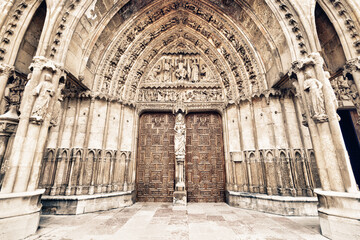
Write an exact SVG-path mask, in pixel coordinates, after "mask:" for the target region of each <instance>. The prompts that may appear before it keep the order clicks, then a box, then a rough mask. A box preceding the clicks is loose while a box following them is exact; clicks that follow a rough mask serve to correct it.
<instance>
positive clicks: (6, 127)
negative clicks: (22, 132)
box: [0, 105, 19, 189]
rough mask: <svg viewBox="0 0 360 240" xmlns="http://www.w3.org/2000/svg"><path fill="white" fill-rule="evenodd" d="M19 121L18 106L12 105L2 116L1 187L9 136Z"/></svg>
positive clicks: (0, 124) (0, 128)
mask: <svg viewBox="0 0 360 240" xmlns="http://www.w3.org/2000/svg"><path fill="white" fill-rule="evenodd" d="M18 123H19V116H18V114H17V112H16V106H15V105H11V106H10V109H9V111H8V112H7V113H5V114H3V115H1V116H0V169H1V170H0V189H1V186H2V182H3V177H4V175H5V172H6V169H7V165H8V161H4V160H5V153H6V150H7V149H8V148H11V145H9V144H8V143H9V138H10V136H11V135H13V134H14V133H15V132H16V127H17V125H18Z"/></svg>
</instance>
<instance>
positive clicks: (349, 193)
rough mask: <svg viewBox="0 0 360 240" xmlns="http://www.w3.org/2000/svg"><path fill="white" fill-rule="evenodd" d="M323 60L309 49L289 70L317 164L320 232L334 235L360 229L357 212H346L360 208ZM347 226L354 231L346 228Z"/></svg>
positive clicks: (327, 235) (358, 194)
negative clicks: (319, 181) (305, 55)
mask: <svg viewBox="0 0 360 240" xmlns="http://www.w3.org/2000/svg"><path fill="white" fill-rule="evenodd" d="M323 64H324V62H323V59H322V58H321V56H320V54H318V53H312V54H309V55H308V56H307V57H306V58H303V59H300V60H298V61H295V62H293V64H292V73H295V74H296V76H297V80H296V82H295V83H294V85H295V86H296V88H297V92H298V94H299V98H300V99H301V102H302V104H303V106H302V107H303V110H304V115H305V116H306V121H307V124H308V127H309V131H310V135H311V139H312V142H313V146H314V150H315V156H316V161H317V165H318V168H319V174H320V180H321V184H322V189H316V190H315V193H316V194H317V196H318V199H319V207H318V212H319V216H320V225H321V229H322V233H323V235H325V236H326V237H329V238H332V239H333V238H334V239H336V238H338V237H339V236H340V235H343V236H346V234H348V233H347V232H359V231H360V224H359V216H360V214H358V215H357V217H355V218H354V216H355V215H354V214H348V213H350V212H351V210H350V208H352V209H353V212H359V211H360V203H359V201H358V200H359V198H360V193H359V192H358V191H357V189H356V183H355V178H354V175H353V172H352V169H351V165H350V160H349V156H348V154H347V151H346V148H345V144H344V140H343V138H342V134H341V130H340V126H339V122H338V116H337V114H336V109H337V106H336V101H335V99H334V93H333V89H332V87H331V85H330V81H329V79H328V78H327V77H326V76H327V75H326V72H325V71H324V69H323ZM340 195H341V196H340ZM345 200H346V201H345ZM349 202H351V204H349ZM350 206H351V207H350ZM340 225H341V226H340ZM339 226H340V227H339ZM349 226H351V228H352V229H353V231H348V230H349ZM330 229H331V230H330ZM335 229H336V230H335ZM346 231H347V232H346Z"/></svg>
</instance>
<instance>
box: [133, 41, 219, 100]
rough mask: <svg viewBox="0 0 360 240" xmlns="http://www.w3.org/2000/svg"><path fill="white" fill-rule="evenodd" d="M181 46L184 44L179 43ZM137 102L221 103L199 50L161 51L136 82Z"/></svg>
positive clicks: (215, 81) (212, 78) (211, 75)
mask: <svg viewBox="0 0 360 240" xmlns="http://www.w3.org/2000/svg"><path fill="white" fill-rule="evenodd" d="M182 47H184V46H182ZM137 101H138V102H162V103H175V102H185V103H190V102H222V101H224V94H223V90H222V88H221V84H220V83H219V82H218V80H217V79H216V78H215V75H214V74H213V72H212V71H211V69H210V67H208V65H207V63H206V62H205V61H204V60H203V59H202V57H201V56H200V54H199V53H197V52H193V51H190V50H187V49H186V48H181V47H180V49H175V50H174V51H170V52H165V53H163V54H162V57H161V58H160V59H159V60H158V61H157V62H156V63H155V64H154V66H153V67H152V69H151V70H150V71H149V73H148V75H147V77H146V78H144V81H143V82H142V83H141V85H140V89H139V92H138V95H137Z"/></svg>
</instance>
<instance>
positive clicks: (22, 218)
mask: <svg viewBox="0 0 360 240" xmlns="http://www.w3.org/2000/svg"><path fill="white" fill-rule="evenodd" d="M30 69H31V70H32V73H31V74H30V76H29V78H30V80H29V82H28V84H27V85H26V87H25V91H24V94H23V101H22V102H21V105H20V112H21V115H20V121H19V125H18V127H17V131H16V135H15V139H14V142H15V143H16V144H14V145H13V146H12V148H11V153H10V156H9V159H8V162H9V168H8V170H7V171H6V173H5V178H4V183H3V186H2V189H1V192H0V212H2V213H6V214H2V215H1V217H0V218H1V221H0V229H8V230H7V231H8V232H11V231H12V232H14V231H16V229H19V231H20V229H21V231H24V234H23V235H22V236H23V237H25V236H26V235H28V234H29V233H33V232H35V231H36V229H37V225H38V221H39V217H40V209H41V204H39V203H40V198H41V195H42V194H43V193H44V191H45V190H44V189H42V190H36V189H37V187H38V186H37V183H38V177H39V176H38V175H39V169H38V168H39V167H40V163H41V159H42V155H43V150H44V146H45V143H46V140H47V135H48V132H49V127H50V121H51V119H52V113H53V107H54V105H55V101H57V99H56V98H55V97H53V96H54V95H55V90H56V89H57V88H58V83H59V79H60V77H61V76H62V74H63V71H62V69H61V68H60V66H59V65H56V64H55V63H54V62H52V61H51V60H48V59H46V58H44V57H35V58H34V60H33V64H32V65H31V67H30ZM29 199H30V200H29ZM2 208H6V209H13V210H12V211H6V209H2ZM14 219H17V220H16V224H14V223H15V221H14ZM29 222H32V223H33V224H31V226H30V225H29V224H28V223H29ZM25 225H29V226H28V227H26V229H25V230H24V227H23V226H25Z"/></svg>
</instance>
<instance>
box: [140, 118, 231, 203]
mask: <svg viewBox="0 0 360 240" xmlns="http://www.w3.org/2000/svg"><path fill="white" fill-rule="evenodd" d="M174 126H175V116H174V115H173V114H170V113H169V114H167V113H146V114H143V115H141V116H140V125H139V142H138V149H137V167H136V189H137V201H146V202H172V201H173V193H174V188H175V153H174V134H175V131H174ZM225 181H226V180H225V160H224V143H223V132H222V121H221V116H220V115H219V114H216V113H196V114H188V115H187V116H186V157H185V182H186V191H187V196H188V202H224V201H225Z"/></svg>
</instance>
